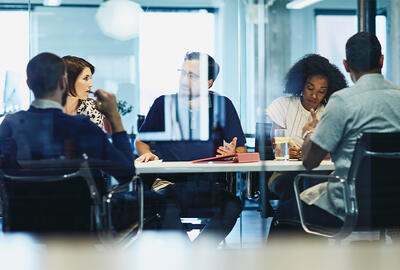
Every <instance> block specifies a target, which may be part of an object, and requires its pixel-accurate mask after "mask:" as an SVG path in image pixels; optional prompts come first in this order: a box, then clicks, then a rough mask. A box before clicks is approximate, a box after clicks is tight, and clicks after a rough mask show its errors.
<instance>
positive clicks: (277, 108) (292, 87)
mask: <svg viewBox="0 0 400 270" xmlns="http://www.w3.org/2000/svg"><path fill="white" fill-rule="evenodd" d="M285 80H286V84H285V89H284V91H283V93H285V94H288V95H289V96H284V97H280V98H278V99H276V100H274V101H273V102H272V103H271V105H270V106H268V108H267V117H268V118H269V119H270V120H271V121H272V123H273V124H272V130H271V137H273V135H274V130H275V129H286V130H287V135H286V136H288V137H290V138H291V141H290V143H289V144H290V148H289V156H290V158H295V159H298V158H301V146H302V144H303V138H302V137H303V134H302V130H303V127H304V126H305V125H306V124H307V123H308V122H310V120H311V118H312V115H315V116H316V118H317V120H319V119H320V118H321V116H322V112H323V111H324V108H325V105H326V104H327V102H328V100H329V97H330V96H331V95H332V94H333V93H334V92H335V91H338V90H340V89H343V88H345V87H347V83H346V79H345V77H344V75H343V74H342V73H341V72H340V71H339V69H338V68H337V67H336V66H335V65H333V64H331V63H330V62H329V60H328V59H326V58H325V57H322V56H320V55H318V54H309V55H306V56H304V57H303V58H301V59H300V60H299V61H298V62H296V63H295V64H294V65H293V66H292V67H291V68H290V70H289V71H288V73H287V74H286V78H285ZM278 178H279V180H280V181H276V180H278ZM292 183H293V175H290V174H288V173H286V174H285V173H284V174H281V173H274V174H273V175H272V176H271V178H270V180H269V181H268V186H269V187H270V189H271V190H272V191H273V192H274V193H276V194H277V195H278V196H279V197H280V199H285V198H284V197H286V196H292V195H293V192H292V189H293V188H290V187H289V186H292V185H293V184H292ZM287 189H289V191H290V192H288V190H287Z"/></svg>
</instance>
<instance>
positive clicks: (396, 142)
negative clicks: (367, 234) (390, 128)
mask: <svg viewBox="0 0 400 270" xmlns="http://www.w3.org/2000/svg"><path fill="white" fill-rule="evenodd" d="M399 168H400V133H364V134H360V136H359V138H358V140H357V144H356V147H355V151H354V155H353V160H352V166H351V168H350V171H349V177H348V179H349V184H350V187H351V186H353V187H354V188H355V192H353V195H355V203H356V208H355V209H356V218H357V226H356V228H355V230H377V229H383V228H393V227H400V199H399V198H400V174H399ZM351 190H352V189H351V188H350V191H351ZM350 193H352V192H350ZM353 197H354V196H353Z"/></svg>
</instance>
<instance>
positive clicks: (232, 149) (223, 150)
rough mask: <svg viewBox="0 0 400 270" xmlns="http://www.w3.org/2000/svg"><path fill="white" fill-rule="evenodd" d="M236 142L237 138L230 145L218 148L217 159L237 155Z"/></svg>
mask: <svg viewBox="0 0 400 270" xmlns="http://www.w3.org/2000/svg"><path fill="white" fill-rule="evenodd" d="M236 142H237V138H236V137H234V138H233V139H232V141H231V142H230V143H224V146H220V147H218V149H217V153H218V154H217V157H219V156H226V155H233V154H235V153H236Z"/></svg>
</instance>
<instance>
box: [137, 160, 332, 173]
mask: <svg viewBox="0 0 400 270" xmlns="http://www.w3.org/2000/svg"><path fill="white" fill-rule="evenodd" d="M135 167H136V173H137V174H146V173H207V172H260V171H274V172H276V171H305V168H304V167H303V165H302V162H301V161H286V162H285V161H276V160H264V161H259V162H253V163H218V162H208V163H191V162H189V161H179V162H161V161H151V162H148V163H140V162H135ZM334 169H335V166H334V164H333V162H332V161H326V160H324V161H322V162H321V164H320V166H319V167H317V168H315V169H314V170H317V171H333V170H334Z"/></svg>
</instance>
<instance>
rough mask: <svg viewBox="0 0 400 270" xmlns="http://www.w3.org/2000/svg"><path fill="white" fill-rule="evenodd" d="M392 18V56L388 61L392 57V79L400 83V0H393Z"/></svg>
mask: <svg viewBox="0 0 400 270" xmlns="http://www.w3.org/2000/svg"><path fill="white" fill-rule="evenodd" d="M390 15H391V20H390V42H389V43H390V45H391V48H390V51H391V57H386V58H385V59H386V61H387V60H388V59H391V68H389V70H391V79H392V80H393V81H394V82H395V83H397V84H400V1H398V0H392V2H391V12H390Z"/></svg>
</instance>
